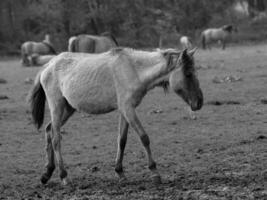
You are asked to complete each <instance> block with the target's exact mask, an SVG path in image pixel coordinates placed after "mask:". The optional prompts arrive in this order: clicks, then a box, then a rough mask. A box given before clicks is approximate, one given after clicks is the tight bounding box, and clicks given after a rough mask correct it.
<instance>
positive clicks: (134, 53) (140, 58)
mask: <svg viewBox="0 0 267 200" xmlns="http://www.w3.org/2000/svg"><path fill="white" fill-rule="evenodd" d="M111 52H112V54H123V55H126V56H127V57H128V58H130V59H131V60H132V61H133V63H135V64H137V65H138V66H140V67H142V66H148V65H153V64H157V63H159V62H161V61H162V56H161V54H160V53H159V52H158V51H144V50H136V49H132V48H127V47H118V48H113V49H111Z"/></svg>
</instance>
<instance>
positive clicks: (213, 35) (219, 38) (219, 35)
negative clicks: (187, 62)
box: [201, 25, 237, 49]
mask: <svg viewBox="0 0 267 200" xmlns="http://www.w3.org/2000/svg"><path fill="white" fill-rule="evenodd" d="M233 30H234V31H237V29H236V28H234V27H233V25H224V26H222V27H220V28H209V29H206V30H204V31H203V32H202V33H201V41H202V47H203V49H206V47H207V46H208V45H209V44H210V43H212V42H221V43H222V49H225V46H226V40H227V39H228V38H229V36H230V35H231V33H232V32H233ZM209 48H210V45H209Z"/></svg>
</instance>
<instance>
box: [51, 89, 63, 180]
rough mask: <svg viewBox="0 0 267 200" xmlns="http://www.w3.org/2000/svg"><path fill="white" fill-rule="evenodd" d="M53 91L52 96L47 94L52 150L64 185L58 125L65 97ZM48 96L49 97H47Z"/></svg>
mask: <svg viewBox="0 0 267 200" xmlns="http://www.w3.org/2000/svg"><path fill="white" fill-rule="evenodd" d="M56 92H57V91H53V95H54V96H52V95H51V96H52V98H51V96H49V95H47V102H48V105H49V108H50V113H51V121H52V135H51V136H52V137H51V138H52V147H53V150H54V154H55V158H56V161H57V164H58V167H59V176H60V178H61V180H62V182H63V184H64V185H65V184H66V183H67V171H66V169H65V167H64V162H63V158H62V154H61V135H60V127H61V122H62V118H63V114H64V109H65V108H66V105H67V102H66V99H65V98H64V97H62V96H57V95H58V94H59V93H56ZM49 97H50V98H49Z"/></svg>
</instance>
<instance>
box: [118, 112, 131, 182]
mask: <svg viewBox="0 0 267 200" xmlns="http://www.w3.org/2000/svg"><path fill="white" fill-rule="evenodd" d="M128 128H129V124H128V122H127V121H126V119H125V118H124V116H123V115H122V114H121V115H120V121H119V135H118V149H117V156H116V166H115V171H116V173H117V174H118V176H119V178H120V179H121V180H123V179H125V175H124V172H123V167H122V160H123V154H124V149H125V146H126V142H127V133H128Z"/></svg>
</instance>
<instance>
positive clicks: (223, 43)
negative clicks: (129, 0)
mask: <svg viewBox="0 0 267 200" xmlns="http://www.w3.org/2000/svg"><path fill="white" fill-rule="evenodd" d="M225 47H226V44H225V41H224V40H223V41H222V49H223V50H224V49H225Z"/></svg>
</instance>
